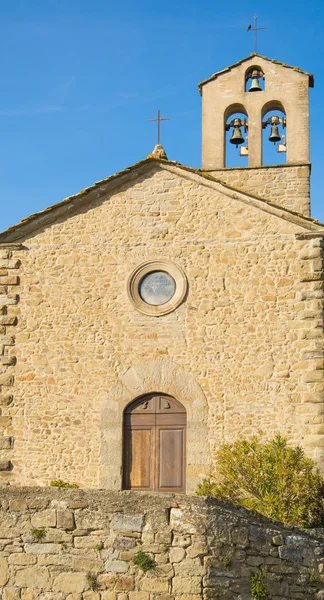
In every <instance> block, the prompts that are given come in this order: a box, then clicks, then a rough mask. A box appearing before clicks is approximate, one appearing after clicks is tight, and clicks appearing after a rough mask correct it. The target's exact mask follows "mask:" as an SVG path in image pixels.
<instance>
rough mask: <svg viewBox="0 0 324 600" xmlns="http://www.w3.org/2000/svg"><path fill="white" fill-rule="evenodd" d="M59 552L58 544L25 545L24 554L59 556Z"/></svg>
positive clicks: (59, 546) (60, 547) (60, 548)
mask: <svg viewBox="0 0 324 600" xmlns="http://www.w3.org/2000/svg"><path fill="white" fill-rule="evenodd" d="M61 551H62V546H61V545H60V544H46V543H45V544H42V543H40V544H25V552H26V554H36V555H39V554H59V553H60V552H61Z"/></svg>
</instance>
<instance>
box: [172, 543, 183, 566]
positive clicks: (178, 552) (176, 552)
mask: <svg viewBox="0 0 324 600" xmlns="http://www.w3.org/2000/svg"><path fill="white" fill-rule="evenodd" d="M185 555H186V551H185V550H184V549H183V548H181V547H179V548H177V547H175V548H171V550H170V553H169V556H170V562H171V563H178V562H180V561H181V560H182V559H183V558H184V557H185Z"/></svg>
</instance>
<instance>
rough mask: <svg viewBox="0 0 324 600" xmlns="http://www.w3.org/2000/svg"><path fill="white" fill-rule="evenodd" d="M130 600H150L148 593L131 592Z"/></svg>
mask: <svg viewBox="0 0 324 600" xmlns="http://www.w3.org/2000/svg"><path fill="white" fill-rule="evenodd" d="M128 597H129V600H150V594H149V593H148V592H129V594H128Z"/></svg>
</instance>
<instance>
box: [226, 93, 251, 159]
mask: <svg viewBox="0 0 324 600" xmlns="http://www.w3.org/2000/svg"><path fill="white" fill-rule="evenodd" d="M224 136H225V138H224V153H225V156H224V165H225V167H226V168H231V167H247V165H248V114H247V111H246V109H245V107H244V106H243V105H242V104H232V105H231V106H229V107H228V108H227V109H226V110H225V113H224Z"/></svg>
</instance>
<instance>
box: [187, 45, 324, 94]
mask: <svg viewBox="0 0 324 600" xmlns="http://www.w3.org/2000/svg"><path fill="white" fill-rule="evenodd" d="M254 56H255V57H257V58H262V59H263V60H266V61H267V62H271V63H274V64H275V65H281V66H282V67H286V68H287V69H293V70H294V71H297V72H298V73H302V74H303V75H307V77H308V79H309V87H314V75H312V74H311V73H307V71H302V69H299V67H292V66H290V65H287V64H286V63H284V62H280V61H279V60H274V59H273V58H268V57H267V56H262V55H261V54H258V53H257V52H252V54H250V55H249V56H246V58H242V59H241V60H239V61H237V62H236V63H234V64H233V65H230V66H229V67H225V69H222V70H221V71H217V73H214V74H213V75H211V76H210V77H208V79H204V80H203V81H201V82H200V83H198V89H199V92H200V95H201V94H202V87H203V86H204V85H205V84H206V83H209V81H212V80H213V79H217V77H219V76H220V75H223V73H227V72H228V71H230V70H231V69H235V67H238V66H239V65H241V64H243V63H244V62H246V61H247V60H250V59H251V58H253V57H254Z"/></svg>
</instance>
